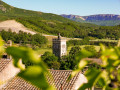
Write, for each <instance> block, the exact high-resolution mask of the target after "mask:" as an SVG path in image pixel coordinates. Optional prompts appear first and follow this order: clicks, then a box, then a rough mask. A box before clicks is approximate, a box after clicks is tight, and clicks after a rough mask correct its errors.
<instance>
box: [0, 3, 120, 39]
mask: <svg viewBox="0 0 120 90" xmlns="http://www.w3.org/2000/svg"><path fill="white" fill-rule="evenodd" d="M78 17H79V16H77V17H74V16H73V17H72V18H73V19H76V18H77V19H76V20H81V21H82V22H84V23H80V22H76V21H73V20H70V19H67V18H64V17H62V16H59V15H55V14H51V13H43V12H38V11H31V10H24V9H19V8H16V7H12V6H10V5H8V4H6V3H4V2H3V1H0V21H5V20H16V21H17V22H19V23H21V24H22V25H24V27H26V28H27V29H23V28H21V27H18V29H16V27H14V25H11V28H12V29H15V30H19V29H23V30H33V31H35V32H38V33H42V34H49V35H58V33H61V35H62V36H63V37H74V38H75V37H76V38H92V39H96V38H105V39H106V38H109V39H119V38H120V26H119V25H118V26H98V25H95V24H90V22H89V23H86V22H88V21H85V20H84V19H88V17H79V18H78ZM92 17H93V16H92ZM104 17H105V16H104ZM109 17H110V16H109ZM96 18H97V17H96ZM88 20H90V19H88ZM91 21H92V20H91ZM102 21H105V20H102ZM8 25H9V23H8ZM4 26H5V25H4V24H3V23H2V25H1V27H4Z"/></svg>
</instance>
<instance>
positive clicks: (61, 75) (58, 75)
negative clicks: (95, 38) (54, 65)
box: [47, 70, 80, 90]
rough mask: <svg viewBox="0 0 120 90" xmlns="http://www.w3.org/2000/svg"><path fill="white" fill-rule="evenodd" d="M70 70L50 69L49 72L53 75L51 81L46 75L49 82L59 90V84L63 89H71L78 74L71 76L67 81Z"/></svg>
mask: <svg viewBox="0 0 120 90" xmlns="http://www.w3.org/2000/svg"><path fill="white" fill-rule="evenodd" d="M71 72H72V70H50V73H51V74H52V76H53V81H52V80H50V78H49V77H48V78H47V80H48V82H49V83H50V84H53V85H55V87H56V88H57V89H58V90H60V88H61V85H62V87H63V90H72V88H73V87H74V84H75V82H76V80H77V79H78V76H79V74H80V73H79V74H77V75H76V76H75V77H73V78H72V79H71V80H70V81H69V82H68V81H67V79H68V77H69V76H70V74H71Z"/></svg>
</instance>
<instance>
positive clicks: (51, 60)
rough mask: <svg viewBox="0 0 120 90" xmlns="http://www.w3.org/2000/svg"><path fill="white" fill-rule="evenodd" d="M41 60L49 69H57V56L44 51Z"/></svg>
mask: <svg viewBox="0 0 120 90" xmlns="http://www.w3.org/2000/svg"><path fill="white" fill-rule="evenodd" d="M41 58H42V60H43V61H44V62H45V63H46V64H47V66H48V67H49V68H50V69H57V70H58V69H59V68H60V63H59V62H58V57H56V56H55V55H54V54H52V53H50V52H45V53H44V54H43V55H42V56H41Z"/></svg>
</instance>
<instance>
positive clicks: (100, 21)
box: [61, 14, 120, 26]
mask: <svg viewBox="0 0 120 90" xmlns="http://www.w3.org/2000/svg"><path fill="white" fill-rule="evenodd" d="M61 16H62V17H65V18H68V19H71V20H74V21H78V22H81V20H84V21H86V22H88V23H93V24H97V25H102V26H114V25H119V24H120V15H114V14H98V15H90V16H78V15H65V14H63V15H61ZM78 18H79V19H81V20H79V19H78Z"/></svg>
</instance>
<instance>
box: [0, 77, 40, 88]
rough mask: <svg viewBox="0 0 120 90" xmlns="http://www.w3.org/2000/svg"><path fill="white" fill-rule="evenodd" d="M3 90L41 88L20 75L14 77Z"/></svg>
mask: <svg viewBox="0 0 120 90" xmlns="http://www.w3.org/2000/svg"><path fill="white" fill-rule="evenodd" d="M2 90H39V89H38V88H37V87H35V86H33V85H32V84H30V83H29V82H27V81H25V80H24V79H22V78H20V77H15V78H13V79H12V80H11V81H10V82H8V84H7V85H6V86H5V87H4V88H2Z"/></svg>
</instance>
